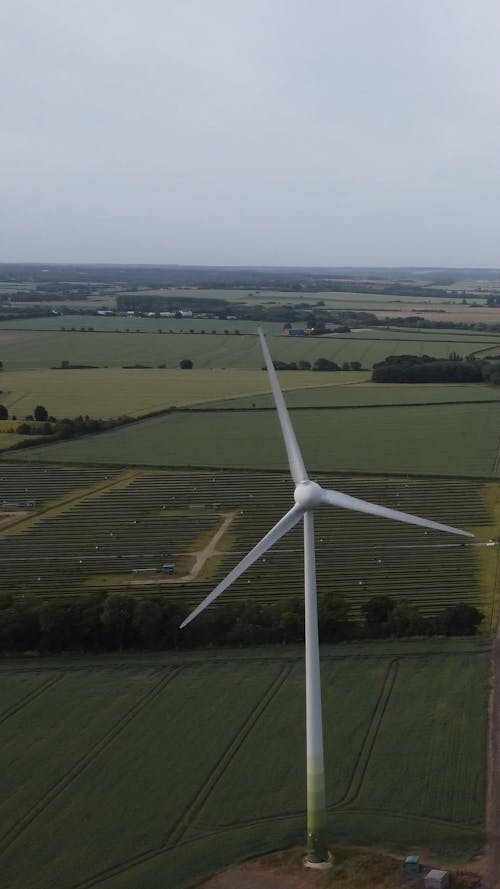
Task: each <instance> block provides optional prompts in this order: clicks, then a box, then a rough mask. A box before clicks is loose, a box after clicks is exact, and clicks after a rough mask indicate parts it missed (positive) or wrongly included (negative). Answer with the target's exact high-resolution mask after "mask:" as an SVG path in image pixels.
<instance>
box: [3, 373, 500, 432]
mask: <svg viewBox="0 0 500 889" xmlns="http://www.w3.org/2000/svg"><path fill="white" fill-rule="evenodd" d="M367 376H368V374H367V373H364V372H356V371H355V372H346V373H342V374H338V375H336V379H338V385H339V387H345V386H346V385H347V386H349V385H352V384H353V383H357V382H359V381H364V380H366V378H367ZM280 381H281V385H282V387H283V389H284V390H285V391H286V390H289V389H296V388H303V387H309V386H311V385H314V387H315V389H316V388H317V387H321V386H328V387H329V388H330V389H331V383H332V376H331V374H330V373H321V372H318V373H315V374H314V375H313V374H311V373H310V372H308V371H287V372H286V373H283V374H280ZM1 384H2V391H1V394H0V400H1V403H2V404H4V405H5V406H6V407H7V408H8V409H9V413H10V416H11V417H12V416H17V419H18V420H21V419H23V418H24V417H25V416H26V415H27V414H32V413H33V409H34V407H35V405H36V404H43V405H45V407H46V408H47V410H48V412H49V414H51V415H54V416H55V417H58V418H60V417H74V416H77V415H78V414H82V415H85V414H89V415H90V416H92V417H101V418H107V417H118V416H121V415H123V414H126V415H127V416H132V417H133V416H140V415H141V414H145V413H148V412H150V411H157V410H165V409H166V408H169V407H172V406H177V407H182V406H187V405H194V404H201V403H204V402H210V401H213V400H218V399H221V400H222V401H225V399H228V398H231V399H232V398H234V397H240V396H256V395H258V394H259V393H265V392H267V391H268V388H269V383H268V379H267V374H265V373H264V372H262V371H261V370H239V369H234V370H232V371H231V373H228V372H227V371H224V370H220V369H213V370H209V371H207V370H197V369H196V368H194V369H192V370H190V371H184V370H179V369H176V370H166V369H161V368H154V369H148V368H137V369H125V368H99V369H93V370H76V369H75V370H59V371H55V370H38V371H35V370H28V371H4V372H3V373H2V377H1ZM499 397H500V396H499ZM251 403H252V398H250V402H249V404H250V405H251ZM5 423H8V427H9V428H12V427H15V426H16V425H17V423H15V422H14V423H12V421H10V420H9V421H0V432H6V431H7V427H5V428H4V424H5ZM12 443H13V441H12V440H11V441H10V444H12ZM6 446H7V444H6Z"/></svg>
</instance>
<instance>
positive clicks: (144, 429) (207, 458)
mask: <svg viewBox="0 0 500 889" xmlns="http://www.w3.org/2000/svg"><path fill="white" fill-rule="evenodd" d="M292 420H293V423H294V427H295V430H296V433H297V438H298V440H299V441H300V444H301V448H302V450H303V454H304V459H305V461H306V464H307V466H308V468H309V469H310V470H311V472H314V471H316V472H317V471H324V472H332V471H335V470H337V471H342V472H372V473H384V472H393V473H408V474H412V475H414V474H422V475H428V474H436V475H457V476H461V475H466V476H489V477H497V476H498V473H499V460H498V450H499V438H498V430H499V428H500V405H499V404H498V402H497V403H495V404H480V403H478V404H449V405H440V404H435V405H422V406H416V407H405V406H402V407H396V408H395V407H389V406H387V407H380V408H369V407H364V408H363V407H360V408H358V409H357V410H350V411H342V412H340V411H338V410H314V409H312V410H310V411H308V410H307V411H306V410H295V411H294V410H292ZM200 442H203V447H202V448H201V447H200ZM17 459H19V460H28V461H33V460H42V461H45V460H47V461H59V462H68V461H69V462H77V463H109V464H135V465H145V466H193V467H196V466H198V467H201V466H205V467H214V468H226V469H227V468H247V469H274V470H283V469H285V468H286V456H285V451H284V447H283V444H282V440H281V434H280V430H279V424H278V420H277V417H276V415H275V412H273V411H258V410H255V411H251V410H250V411H248V410H246V411H220V412H218V413H205V412H191V413H183V412H179V413H175V414H171V415H168V416H164V417H158V418H154V419H150V420H145V421H144V422H142V423H136V424H134V425H133V426H127V427H123V428H119V429H115V430H112V431H110V432H106V433H104V434H101V435H94V436H87V437H85V438H80V439H78V440H76V441H72V442H61V443H55V444H53V445H43V446H41V447H40V448H35V449H30V450H29V451H26V452H22V451H19V452H18V453H16V460H17Z"/></svg>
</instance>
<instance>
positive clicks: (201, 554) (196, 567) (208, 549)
mask: <svg viewBox="0 0 500 889" xmlns="http://www.w3.org/2000/svg"><path fill="white" fill-rule="evenodd" d="M221 515H223V516H224V521H223V522H222V525H221V526H220V528H218V529H217V531H216V532H215V534H214V536H213V537H212V539H211V540H210V541H209V542H208V543H207V545H206V546H205V547H204V548H203V549H200V550H198V551H197V552H194V553H193V555H194V564H193V567H192V568H191V571H190V572H189V574H183V575H182V577H159V578H158V577H154V578H152V579H151V580H144V578H143V579H141V580H133V581H132V582H131V583H130V584H129V586H135V585H137V584H140V586H146V585H148V584H150V585H151V586H164V585H166V584H173V583H187V582H189V581H191V580H196V578H197V577H198V575H199V574H200V572H201V571H202V569H203V567H204V565H205V563H206V562H208V560H209V559H211V558H212V556H214V555H215V554H216V553H217V544H218V543H219V540H220V539H221V537H223V536H224V534H225V533H226V531H227V529H228V528H229V525H231V524H232V522H234V520H235V518H236V516H237V511H236V510H231V512H222V513H221Z"/></svg>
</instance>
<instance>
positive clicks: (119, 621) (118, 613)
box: [101, 593, 135, 651]
mask: <svg viewBox="0 0 500 889" xmlns="http://www.w3.org/2000/svg"><path fill="white" fill-rule="evenodd" d="M134 611H135V601H134V599H133V598H132V596H127V594H126V593H111V594H110V595H109V596H108V597H107V599H106V601H105V603H104V607H103V609H102V614H101V620H102V623H103V626H104V629H105V633H106V641H107V643H108V647H109V648H110V649H111V650H113V649H116V648H119V649H120V651H122V649H123V648H127V647H128V646H129V645H130V644H131V643H132V641H133V639H134V636H135V632H134V631H135V627H134V624H133V620H134Z"/></svg>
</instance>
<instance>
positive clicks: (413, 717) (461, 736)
mask: <svg viewBox="0 0 500 889" xmlns="http://www.w3.org/2000/svg"><path fill="white" fill-rule="evenodd" d="M487 671H488V657H487V646H485V645H484V644H481V643H480V642H474V641H471V642H465V641H454V642H446V641H444V640H439V641H427V642H425V643H410V644H406V645H405V646H401V645H399V646H397V645H391V644H387V645H384V646H382V645H377V644H373V645H371V646H361V645H350V646H347V647H342V646H338V647H337V648H335V649H333V648H332V649H325V650H324V651H323V688H324V701H325V704H324V714H325V738H326V743H325V754H326V767H327V787H328V789H327V803H328V816H329V834H330V839H331V842H332V843H335V842H349V843H353V844H358V845H367V844H375V845H377V846H384V847H388V848H391V849H400V850H402V851H403V850H404V851H407V850H408V849H415V848H425V849H428V850H430V851H431V853H434V854H436V853H439V854H440V855H443V856H445V857H447V858H449V857H454V858H458V859H462V860H463V859H467V858H470V857H472V856H474V855H476V854H478V853H479V852H480V850H481V847H482V843H483V809H484V767H485V762H484V760H485V749H486V744H485V731H486V696H487ZM0 684H1V687H2V706H3V712H2V714H1V735H2V750H3V762H4V768H3V769H2V773H1V779H0V781H1V785H2V791H1V792H2V801H3V806H2V814H3V818H2V834H1V838H0V850H1V853H2V887H4V889H54V887H57V889H90V887H91V886H97V885H98V886H103V887H105V889H128V887H134V889H135V887H137V886H140V887H141V889H160V887H161V889H163V887H165V886H168V887H169V889H170V887H171V889H174V887H175V889H182V887H187V886H188V885H191V884H192V882H193V881H194V880H196V879H197V878H200V877H201V876H203V875H204V874H207V873H209V872H210V871H211V870H213V869H215V868H216V867H220V866H223V865H225V864H229V863H231V862H233V861H235V860H238V859H239V858H241V857H244V856H248V855H255V854H257V853H261V852H266V851H269V850H271V849H273V848H276V847H280V846H287V845H292V844H297V843H302V842H303V841H304V795H305V794H304V771H305V769H304V727H303V708H304V703H303V695H304V677H303V665H302V653H301V651H300V650H294V649H290V650H285V651H283V650H280V651H276V652H272V653H269V654H268V655H266V654H265V652H259V651H253V652H248V653H246V655H245V656H241V655H238V654H235V655H231V653H230V652H224V653H222V654H221V656H220V657H217V656H215V657H212V658H209V657H208V656H207V655H200V656H195V655H192V656H190V657H189V656H184V657H182V656H180V655H177V656H175V655H173V656H167V655H162V656H157V657H152V658H150V659H147V658H142V659H141V658H139V659H134V658H129V659H127V660H122V661H119V660H117V659H107V661H106V662H105V663H103V662H99V660H98V659H94V660H93V661H92V660H84V659H80V660H78V659H77V660H73V661H53V662H48V663H45V664H44V663H43V662H37V663H36V664H32V665H29V664H25V665H20V666H17V667H16V665H15V664H12V665H7V664H4V665H3V666H2V667H1V670H0ZM353 702H355V705H354V706H353ZM423 727H425V730H423Z"/></svg>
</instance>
